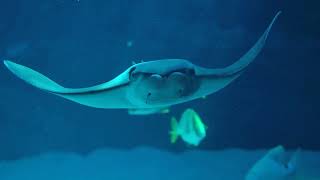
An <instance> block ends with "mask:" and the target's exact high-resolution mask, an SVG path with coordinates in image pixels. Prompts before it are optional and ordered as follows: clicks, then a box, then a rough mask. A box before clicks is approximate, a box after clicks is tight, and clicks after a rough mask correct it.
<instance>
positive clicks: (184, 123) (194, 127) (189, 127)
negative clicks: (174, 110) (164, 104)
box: [169, 109, 207, 146]
mask: <svg viewBox="0 0 320 180" xmlns="http://www.w3.org/2000/svg"><path fill="white" fill-rule="evenodd" d="M206 129H207V127H206V125H205V124H204V123H203V122H202V120H201V118H200V116H199V115H198V114H197V113H196V112H195V111H194V110H193V109H186V110H185V111H184V112H183V114H182V116H181V118H180V121H179V122H177V120H176V118H175V117H172V118H171V131H170V132H169V134H170V136H171V137H170V141H171V143H175V142H176V141H177V139H178V137H179V136H181V138H182V140H183V141H185V142H186V143H187V144H188V145H193V146H198V145H199V143H200V142H201V141H202V140H203V138H205V136H206Z"/></svg>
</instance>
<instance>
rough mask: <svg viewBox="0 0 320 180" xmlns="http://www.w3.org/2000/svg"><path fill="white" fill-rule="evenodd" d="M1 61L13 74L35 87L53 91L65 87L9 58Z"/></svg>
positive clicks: (61, 89)
mask: <svg viewBox="0 0 320 180" xmlns="http://www.w3.org/2000/svg"><path fill="white" fill-rule="evenodd" d="M3 63H4V65H5V66H6V67H7V68H8V69H9V70H10V71H11V72H12V73H13V74H15V75H16V76H18V77H19V78H20V79H22V80H24V81H25V82H27V83H28V84H31V85H33V86H35V87H37V88H40V89H42V90H45V91H49V92H53V93H54V92H60V91H63V90H64V89H65V88H64V87H62V86H60V85H59V84H57V83H56V82H54V81H52V80H51V79H49V78H47V77H46V76H44V75H42V74H41V73H39V72H37V71H35V70H32V69H30V68H28V67H26V66H22V65H20V64H16V63H14V62H11V61H9V60H5V61H4V62H3Z"/></svg>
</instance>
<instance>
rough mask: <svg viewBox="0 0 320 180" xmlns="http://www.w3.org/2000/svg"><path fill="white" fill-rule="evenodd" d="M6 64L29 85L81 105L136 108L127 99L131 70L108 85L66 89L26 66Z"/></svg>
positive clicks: (6, 62)
mask: <svg viewBox="0 0 320 180" xmlns="http://www.w3.org/2000/svg"><path fill="white" fill-rule="evenodd" d="M4 64H5V65H6V67H7V68H8V69H9V70H10V71H11V72H12V73H13V74H15V75H16V76H17V77H19V78H20V79H22V80H24V81H25V82H27V83H28V84H31V85H33V86H35V87H37V88H39V89H41V90H44V91H46V92H50V93H53V94H55V95H58V96H61V97H63V98H66V99H69V100H71V101H74V102H77V103H79V104H83V105H86V106H91V107H95V108H135V106H133V105H132V104H131V103H130V101H129V100H128V98H127V90H128V88H129V84H130V83H129V71H130V68H128V69H127V70H126V71H124V72H123V73H121V74H120V75H119V76H117V77H116V78H114V79H113V80H111V81H109V82H106V83H102V84H99V85H96V86H92V87H87V88H65V87H63V86H61V85H59V84H58V83H56V82H54V81H52V80H51V79H49V78H48V77H46V76H44V75H43V74H41V73H39V72H37V71H35V70H33V69H30V68H28V67H26V66H23V65H20V64H17V63H14V62H11V61H8V60H6V61H4Z"/></svg>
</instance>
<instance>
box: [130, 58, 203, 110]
mask: <svg viewBox="0 0 320 180" xmlns="http://www.w3.org/2000/svg"><path fill="white" fill-rule="evenodd" d="M130 82H131V83H132V84H133V86H132V90H131V92H130V96H131V97H130V99H134V101H135V104H137V103H138V104H143V105H147V106H163V105H170V104H174V103H176V102H177V101H179V100H182V99H185V98H187V97H189V96H190V95H192V94H193V93H194V92H195V91H196V90H197V89H198V87H199V84H198V83H197V81H196V77H195V71H194V68H193V65H192V64H191V63H190V62H188V61H184V60H178V59H174V60H171V59H170V60H162V61H153V62H146V63H141V64H137V65H136V66H134V67H132V69H131V71H130Z"/></svg>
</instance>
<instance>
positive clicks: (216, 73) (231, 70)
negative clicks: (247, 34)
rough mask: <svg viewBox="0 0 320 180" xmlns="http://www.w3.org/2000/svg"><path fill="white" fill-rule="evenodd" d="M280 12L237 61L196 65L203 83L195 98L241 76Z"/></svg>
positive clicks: (207, 93)
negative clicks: (215, 66)
mask: <svg viewBox="0 0 320 180" xmlns="http://www.w3.org/2000/svg"><path fill="white" fill-rule="evenodd" d="M280 13H281V12H278V13H277V15H276V16H275V17H274V18H273V20H272V22H271V23H270V25H269V26H268V27H267V29H266V30H265V32H264V33H263V34H262V36H261V37H260V38H259V40H258V41H257V42H256V43H255V44H254V46H253V47H252V48H251V49H250V50H249V51H248V52H247V53H246V54H245V55H243V56H242V57H241V58H240V59H239V60H238V61H236V62H235V63H233V64H231V65H230V66H228V67H225V68H220V69H208V68H202V67H199V66H195V73H196V76H197V77H198V78H199V81H201V83H200V84H201V85H200V88H199V89H198V91H197V92H196V93H195V94H194V95H193V98H200V97H203V96H206V95H209V94H211V93H214V92H217V91H218V90H220V89H222V88H224V87H225V86H227V85H228V84H230V83H231V82H232V81H233V80H235V79H236V78H237V77H239V76H240V74H241V72H243V70H244V69H245V68H246V67H247V66H248V65H249V64H250V63H251V62H252V61H253V60H254V59H255V58H256V57H257V55H258V54H259V53H260V51H261V50H262V48H263V46H264V44H265V42H266V39H267V37H268V35H269V32H270V30H271V27H272V25H273V24H274V22H275V21H276V19H277V17H278V16H279V15H280Z"/></svg>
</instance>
